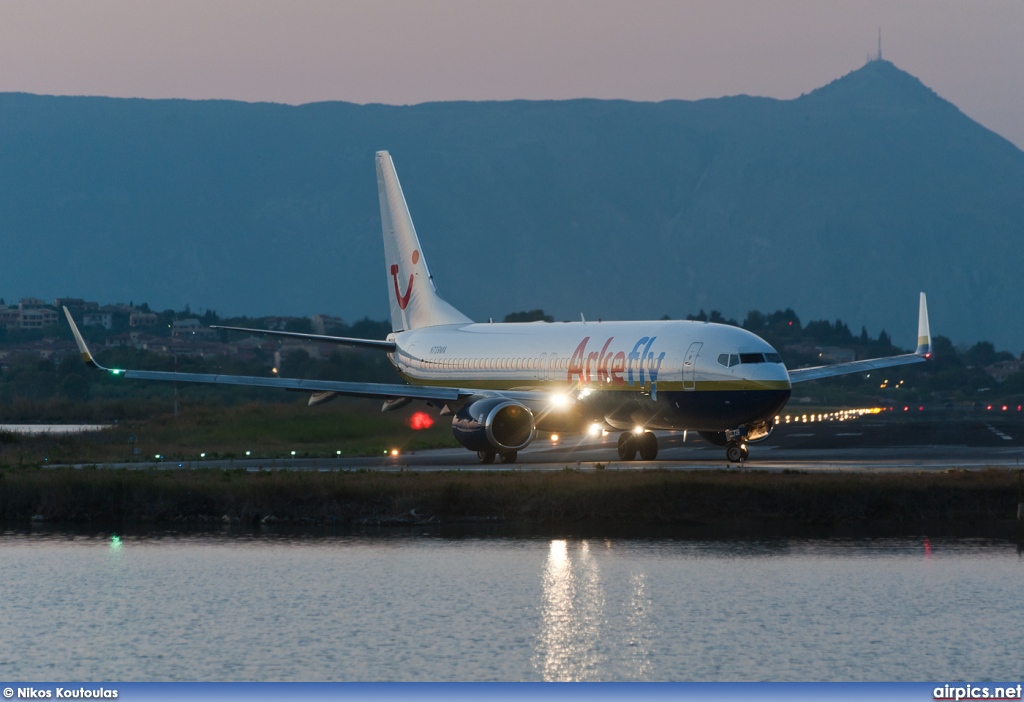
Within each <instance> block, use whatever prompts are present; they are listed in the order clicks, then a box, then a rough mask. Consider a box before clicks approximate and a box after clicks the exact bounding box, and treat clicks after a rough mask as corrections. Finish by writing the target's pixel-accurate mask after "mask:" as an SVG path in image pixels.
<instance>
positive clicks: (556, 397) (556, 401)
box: [551, 392, 569, 407]
mask: <svg viewBox="0 0 1024 702" xmlns="http://www.w3.org/2000/svg"><path fill="white" fill-rule="evenodd" d="M551 406H552V407H568V406H569V398H568V397H567V396H566V395H563V394H562V393H560V392H554V393H551Z"/></svg>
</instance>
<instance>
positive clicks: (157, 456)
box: [153, 453, 163, 458]
mask: <svg viewBox="0 0 1024 702" xmlns="http://www.w3.org/2000/svg"><path fill="white" fill-rule="evenodd" d="M153 458H163V456H161V455H160V454H159V453H158V454H157V455H155V456H153Z"/></svg>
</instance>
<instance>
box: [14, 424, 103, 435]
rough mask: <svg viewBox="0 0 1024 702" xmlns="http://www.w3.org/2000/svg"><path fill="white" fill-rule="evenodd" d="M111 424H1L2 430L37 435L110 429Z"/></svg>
mask: <svg viewBox="0 0 1024 702" xmlns="http://www.w3.org/2000/svg"><path fill="white" fill-rule="evenodd" d="M111 426H113V425H111V424H0V432H10V433H11V434H24V435H26V436H37V435H40V434H82V433H85V432H90V431H103V430H104V429H109V428H110V427H111Z"/></svg>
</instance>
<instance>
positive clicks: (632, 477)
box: [0, 468, 1021, 536]
mask: <svg viewBox="0 0 1024 702" xmlns="http://www.w3.org/2000/svg"><path fill="white" fill-rule="evenodd" d="M1019 480H1020V477H1019V474H1018V471H1016V470H1000V469H985V470H978V471H947V472H928V473H919V472H901V473H884V474H875V473H865V474H830V473H800V472H783V473H768V472H761V471H751V470H745V471H727V470H714V471H686V472H683V471H669V470H659V469H655V470H643V471H631V472H629V473H623V472H618V471H578V470H571V469H570V470H563V471H557V472H531V471H515V472H508V471H494V472H490V471H486V472H478V471H474V472H465V471H454V470H453V471H445V472H424V473H419V472H416V471H402V472H383V471H367V470H362V471H354V472H315V473H312V472H291V471H275V472H259V473H253V472H246V471H244V470H222V469H203V470H191V471H140V470H97V469H78V470H76V469H63V468H46V469H40V468H7V469H0V523H2V524H3V525H4V526H5V527H13V526H30V525H31V526H41V525H45V524H52V525H56V524H60V525H71V526H82V525H101V524H102V525H118V526H119V527H121V528H123V527H126V526H129V527H130V526H137V527H140V528H142V527H148V526H170V527H173V528H179V527H188V528H193V527H210V528H214V527H217V526H228V527H239V528H243V527H244V528H253V527H258V528H265V527H275V526H278V527H282V528H285V527H302V528H320V527H330V528H343V529H352V528H357V529H358V528H376V527H396V528H402V527H416V528H422V527H432V528H433V527H437V528H443V529H457V528H468V529H480V528H491V527H496V528H499V530H511V531H520V530H526V531H531V530H539V531H540V532H543V533H545V534H551V533H555V532H559V533H561V532H573V531H575V532H580V533H582V532H588V533H597V532H600V531H601V530H605V531H620V532H630V533H636V534H637V535H643V534H644V533H652V534H653V533H660V532H666V533H668V532H678V531H680V530H683V531H692V532H700V531H705V530H708V531H712V532H714V531H723V530H724V531H727V532H737V533H749V534H758V533H782V532H793V531H807V530H809V531H819V530H824V531H826V532H836V533H846V532H849V533H851V534H854V533H865V532H872V531H882V532H886V533H893V532H899V533H923V532H922V530H924V531H926V532H928V533H933V534H940V533H944V532H947V533H950V534H954V533H955V534H960V535H979V536H981V535H989V534H995V533H1007V534H1010V533H1013V532H1014V531H1015V530H1017V529H1019V528H1020V526H1021V522H1018V521H1017V510H1018V503H1019V502H1020V492H1019V491H1020V483H1019Z"/></svg>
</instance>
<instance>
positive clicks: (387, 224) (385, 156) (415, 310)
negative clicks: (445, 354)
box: [377, 151, 473, 332]
mask: <svg viewBox="0 0 1024 702" xmlns="http://www.w3.org/2000/svg"><path fill="white" fill-rule="evenodd" d="M377 192H378V195H379V196H380V221H381V228H382V229H383V233H384V256H385V264H386V265H387V275H388V297H389V298H390V299H391V329H392V330H393V331H396V332H398V331H405V330H407V329H418V328H420V327H433V326H438V325H442V324H469V323H470V322H472V321H473V320H471V319H470V318H469V317H467V316H466V315H464V314H462V313H461V312H459V311H458V310H457V309H455V308H454V307H452V306H451V305H449V304H448V303H447V302H445V301H444V300H442V299H441V296H440V295H438V294H437V289H436V288H435V287H434V280H433V278H432V277H431V275H430V270H429V269H428V268H427V261H426V258H425V257H424V256H423V249H422V248H421V247H420V240H419V238H418V237H417V236H416V227H414V226H413V223H412V217H411V216H410V215H409V206H408V205H406V203H405V195H404V194H403V193H402V185H401V184H400V183H399V182H398V174H397V173H395V164H394V163H393V162H392V161H391V154H389V153H388V152H387V151H378V152H377Z"/></svg>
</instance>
